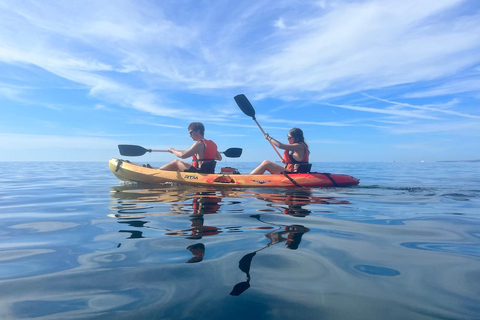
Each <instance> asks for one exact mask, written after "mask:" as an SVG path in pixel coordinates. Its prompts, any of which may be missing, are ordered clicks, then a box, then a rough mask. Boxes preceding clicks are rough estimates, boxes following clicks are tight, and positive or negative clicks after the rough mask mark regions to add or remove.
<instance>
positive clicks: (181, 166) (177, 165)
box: [160, 159, 192, 171]
mask: <svg viewBox="0 0 480 320" xmlns="http://www.w3.org/2000/svg"><path fill="white" fill-rule="evenodd" d="M191 166H192V165H191V164H189V163H186V162H183V161H180V160H178V159H175V160H173V161H172V162H169V163H167V164H164V165H163V166H161V167H160V170H168V171H183V170H186V169H189V168H190V167H191Z"/></svg>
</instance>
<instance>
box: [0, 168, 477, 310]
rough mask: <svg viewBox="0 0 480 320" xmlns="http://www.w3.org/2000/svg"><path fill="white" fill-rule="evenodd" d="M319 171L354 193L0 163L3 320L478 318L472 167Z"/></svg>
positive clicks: (332, 169)
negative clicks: (150, 181)
mask: <svg viewBox="0 0 480 320" xmlns="http://www.w3.org/2000/svg"><path fill="white" fill-rule="evenodd" d="M229 165H232V164H229ZM235 165H236V166H237V167H238V168H239V169H240V171H242V172H248V171H250V170H251V169H252V168H253V167H254V165H255V164H250V163H239V164H235ZM314 169H315V170H317V171H320V172H333V173H345V174H350V175H353V176H355V177H357V178H360V179H361V181H360V186H358V187H354V188H332V189H322V188H315V189H211V188H191V187H181V186H171V185H165V186H147V185H136V184H126V185H125V184H122V183H121V182H120V181H118V180H117V179H116V178H115V177H114V176H113V175H112V174H111V172H110V171H109V170H108V165H107V163H80V162H78V163H0V173H1V174H0V183H1V185H2V187H3V188H2V189H0V239H1V242H0V295H1V296H0V297H1V299H0V318H1V319H31V318H35V319H100V318H101V319H132V318H138V319H204V318H208V319H227V318H228V319H250V318H251V319H277V318H281V319H298V316H299V315H300V314H301V315H302V317H303V318H304V319H480V307H479V306H480V304H479V303H480V299H479V297H480V284H479V283H480V212H479V208H480V206H479V204H480V187H479V186H480V164H479V163H407V164H405V163H338V164H333V163H316V164H315V165H314Z"/></svg>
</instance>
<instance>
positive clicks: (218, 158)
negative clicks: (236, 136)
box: [215, 151, 222, 161]
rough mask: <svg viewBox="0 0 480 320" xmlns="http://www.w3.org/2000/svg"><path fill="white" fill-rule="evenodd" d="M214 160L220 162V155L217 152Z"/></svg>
mask: <svg viewBox="0 0 480 320" xmlns="http://www.w3.org/2000/svg"><path fill="white" fill-rule="evenodd" d="M215 160H218V161H221V160H222V155H221V154H220V152H218V151H217V155H216V156H215Z"/></svg>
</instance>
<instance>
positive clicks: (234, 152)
mask: <svg viewBox="0 0 480 320" xmlns="http://www.w3.org/2000/svg"><path fill="white" fill-rule="evenodd" d="M118 150H119V151H120V154H121V155H122V156H127V157H137V156H143V155H144V154H145V153H147V152H168V150H152V149H146V148H144V147H141V146H136V145H131V144H119V145H118ZM242 151H243V150H242V148H229V149H227V150H225V151H223V152H220V153H223V154H224V155H225V156H226V157H229V158H239V157H240V156H241V155H242Z"/></svg>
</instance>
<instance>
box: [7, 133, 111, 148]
mask: <svg viewBox="0 0 480 320" xmlns="http://www.w3.org/2000/svg"><path fill="white" fill-rule="evenodd" d="M116 144H117V142H116V141H115V140H113V139H107V138H99V137H88V136H57V135H37V134H15V133H1V134H0V148H2V149H4V150H26V149H35V150H38V149H51V148H56V149H60V148H65V149H109V148H111V147H112V146H113V145H116Z"/></svg>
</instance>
